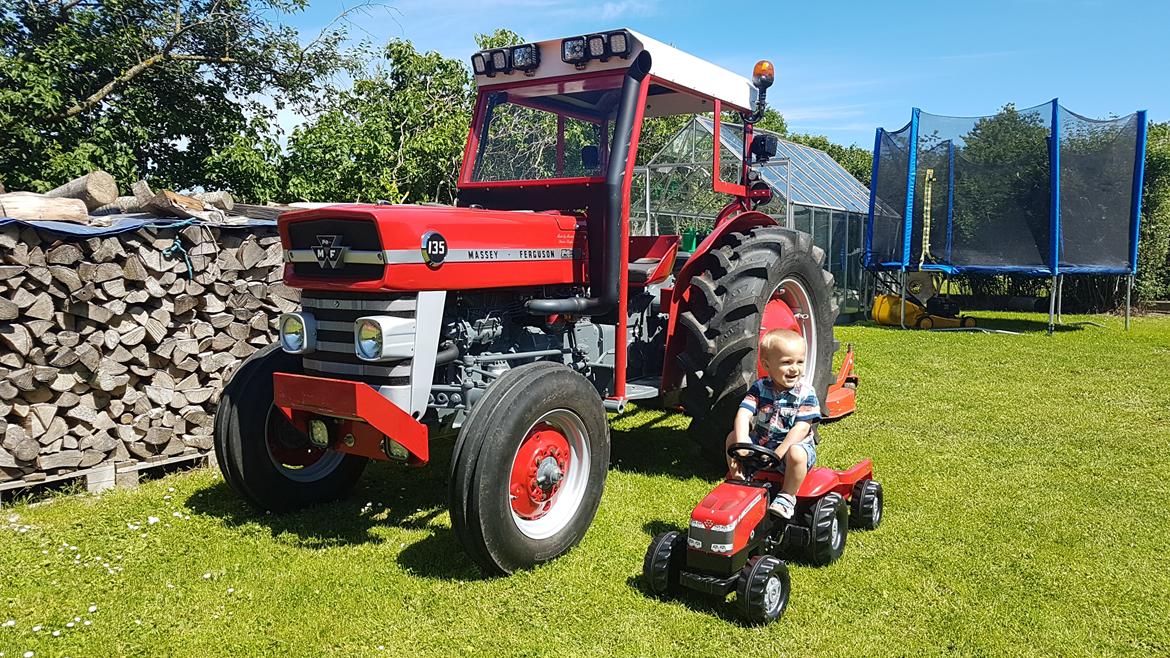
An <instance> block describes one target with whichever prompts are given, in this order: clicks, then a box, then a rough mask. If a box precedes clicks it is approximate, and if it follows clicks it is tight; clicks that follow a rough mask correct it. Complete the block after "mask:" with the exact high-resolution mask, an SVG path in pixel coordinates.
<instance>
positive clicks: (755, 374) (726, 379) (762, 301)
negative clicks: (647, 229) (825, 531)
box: [678, 226, 838, 465]
mask: <svg viewBox="0 0 1170 658" xmlns="http://www.w3.org/2000/svg"><path fill="white" fill-rule="evenodd" d="M701 258H702V260H701V261H700V266H701V272H700V273H699V274H698V275H696V276H695V277H693V278H692V279H691V283H690V288H689V290H688V295H687V297H686V298H685V300H684V301H683V303H682V306H681V309H680V310H681V312H680V314H679V324H678V326H679V327H681V328H682V333H683V336H684V338H685V347H684V350H683V352H682V353H681V354H680V355H679V367H680V369H681V371H682V372H683V374H684V375H686V385H685V388H684V389H683V392H682V401H683V405H684V406H685V408H686V411H687V414H688V415H690V416H691V417H692V418H693V419H694V420H692V421H691V430H690V435H691V437H692V438H693V439H695V440H696V441H698V442H699V445H700V446H701V447H702V448H703V451H704V452H705V453H706V454H707V455H708V456H709V457H710V458H711V459H712V460H713V461H714V462H715V463H718V464H720V465H722V464H723V462H724V457H723V449H724V437H726V436H727V430H728V429H729V428H730V427H731V425H732V421H733V419H734V418H735V412H736V409H738V408H739V403H740V401H741V400H743V396H744V394H745V393H746V392H747V389H748V387H749V386H751V384H752V383H753V382H754V381H755V380H756V379H758V378H759V377H760V371H759V370H758V364H759V361H758V355H757V346H758V345H759V340H760V336H761V335H762V334H763V333H765V332H767V331H768V330H771V329H775V328H781V327H782V328H788V329H792V330H794V331H797V332H798V333H800V334H801V335H802V336H804V338H805V342H806V344H807V346H808V357H807V360H806V366H805V381H807V382H810V383H812V384H813V386H814V387H815V388H816V391H817V395H818V396H820V399H821V401H822V402H823V401H824V400H825V395H826V392H827V391H828V387H829V384H830V383H831V382H832V380H833V367H832V366H833V353H834V352H835V351H836V349H837V342H836V341H835V340H834V339H833V322H834V321H835V320H836V319H837V311H838V308H837V303H836V302H835V301H834V300H833V295H832V291H833V276H832V275H831V274H829V273H828V272H826V271H825V270H824V269H823V268H822V267H821V264H822V263H823V262H824V260H825V253H824V251H822V250H821V249H820V248H819V247H816V246H814V245H813V243H812V238H811V237H809V236H808V234H806V233H799V232H797V231H791V230H788V229H784V228H779V227H776V226H758V227H755V228H752V229H751V230H750V231H748V232H746V233H734V232H733V233H729V234H727V235H725V236H724V238H723V243H722V244H721V245H720V246H719V247H718V248H715V249H712V250H711V251H709V252H708V253H706V254H704V255H703V256H702V257H701Z"/></svg>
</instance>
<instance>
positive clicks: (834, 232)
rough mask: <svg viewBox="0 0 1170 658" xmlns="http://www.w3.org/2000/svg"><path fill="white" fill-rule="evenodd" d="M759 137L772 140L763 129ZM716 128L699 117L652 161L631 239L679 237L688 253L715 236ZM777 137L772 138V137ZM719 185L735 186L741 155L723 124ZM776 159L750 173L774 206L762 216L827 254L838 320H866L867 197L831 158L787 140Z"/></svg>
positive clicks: (737, 131)
mask: <svg viewBox="0 0 1170 658" xmlns="http://www.w3.org/2000/svg"><path fill="white" fill-rule="evenodd" d="M755 132H756V134H759V133H768V131H766V130H761V129H759V128H757V129H756V130H755ZM714 133H715V128H714V121H713V120H712V119H710V118H708V117H705V116H696V117H694V118H693V119H691V121H690V122H688V123H687V125H686V126H685V127H684V128H683V129H682V130H680V131H679V132H678V133H677V134H675V135H674V137H672V138H671V139H670V140H669V141H668V142H667V144H666V146H665V147H663V148H662V150H661V151H659V152H658V153H656V154H655V155H654V156H653V158H651V159H650V161H649V162H648V163H647V164H646V165H645V166H642V167H638V168H637V169H636V173H637V175H636V177H635V179H634V181H633V185H632V189H631V193H630V197H631V198H630V231H631V233H633V234H635V235H658V234H663V233H667V234H670V233H676V234H679V235H682V236H683V248H684V249H687V248H693V246H694V245H695V244H696V240H697V239H698V238H700V237H701V236H703V235H705V234H706V233H708V232H710V231H711V229H712V228H713V226H714V224H715V218H716V216H717V215H718V214H719V211H720V210H721V209H722V208H723V207H724V206H725V205H726V204H727V202H728V197H727V196H726V195H723V194H718V193H716V192H714V191H713V190H712V189H711V180H712V169H713V167H714V164H713V163H714V162H715V158H714ZM769 134H774V133H769ZM719 141H720V145H719V169H720V172H719V177H720V179H721V180H725V181H736V180H737V179H738V177H739V171H740V166H741V163H742V154H743V130H742V127H741V126H736V125H734V124H729V123H721V130H720V140H719ZM778 142H779V144H778V148H777V153H776V157H775V158H772V159H771V160H770V161H769V162H767V163H765V164H756V165H753V166H752V168H753V169H754V170H756V171H757V173H758V174H759V177H760V180H762V181H763V182H765V183H767V184H768V185H769V186H770V187H771V188H772V191H773V194H774V198H773V201H772V202H771V203H769V204H768V205H767V206H765V207H764V208H763V210H764V211H765V212H768V213H770V214H772V215H773V216H775V217H777V218H781V219H782V221H783V222H784V223H785V224H786V225H787V226H789V227H791V228H796V229H797V230H800V231H804V232H806V233H809V234H811V235H812V237H813V242H814V243H815V244H816V245H817V246H819V247H820V248H822V249H824V250H825V253H826V255H827V257H826V259H825V268H826V269H828V270H829V271H830V272H831V273H832V274H833V277H834V280H835V285H836V287H835V294H836V296H837V299H838V302H839V303H840V305H841V315H840V319H841V320H842V321H848V320H851V319H856V318H857V317H859V316H860V315H861V314H863V313H864V312H865V307H866V303H865V301H864V297H863V290H864V288H865V283H866V280H865V279H864V277H865V276H867V275H866V273H865V271H864V269H863V268H862V262H861V259H862V255H863V253H864V247H865V221H866V217H867V215H868V212H869V190H868V189H867V188H866V187H865V186H864V185H862V184H861V183H860V182H858V180H857V179H856V178H854V177H853V176H851V175H850V174H849V172H847V171H846V170H845V169H844V168H843V167H841V165H839V164H837V162H836V161H834V160H833V159H832V158H831V157H829V155H828V154H827V153H825V152H824V151H820V150H818V149H814V148H811V147H808V146H804V145H802V144H797V143H795V142H790V141H787V140H784V139H779V140H778Z"/></svg>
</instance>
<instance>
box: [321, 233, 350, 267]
mask: <svg viewBox="0 0 1170 658" xmlns="http://www.w3.org/2000/svg"><path fill="white" fill-rule="evenodd" d="M346 249H349V247H343V246H341V236H340V235H318V236H317V246H315V247H313V255H314V256H316V257H317V264H318V265H320V266H321V269H331V270H336V269H338V268H342V267H345V251H346Z"/></svg>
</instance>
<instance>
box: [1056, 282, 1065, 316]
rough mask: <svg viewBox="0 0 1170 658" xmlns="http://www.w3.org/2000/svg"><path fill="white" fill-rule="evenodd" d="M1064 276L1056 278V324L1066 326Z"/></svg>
mask: <svg viewBox="0 0 1170 658" xmlns="http://www.w3.org/2000/svg"><path fill="white" fill-rule="evenodd" d="M1063 316H1064V275H1063V274H1060V275H1058V276H1057V277H1056V323H1057V324H1064V317H1063Z"/></svg>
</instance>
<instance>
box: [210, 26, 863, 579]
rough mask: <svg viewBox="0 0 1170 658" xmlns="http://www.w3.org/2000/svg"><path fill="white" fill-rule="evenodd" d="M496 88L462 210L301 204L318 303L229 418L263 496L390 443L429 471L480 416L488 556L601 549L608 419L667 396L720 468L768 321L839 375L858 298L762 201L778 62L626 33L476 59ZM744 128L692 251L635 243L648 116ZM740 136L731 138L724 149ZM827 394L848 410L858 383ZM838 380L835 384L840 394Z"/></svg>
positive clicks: (290, 272) (297, 238)
mask: <svg viewBox="0 0 1170 658" xmlns="http://www.w3.org/2000/svg"><path fill="white" fill-rule="evenodd" d="M471 60H472V66H473V68H474V71H475V79H476V84H477V86H478V95H477V98H476V103H475V114H474V117H473V120H472V123H471V130H470V132H469V134H468V138H467V145H466V148H465V150H464V161H463V166H462V169H461V170H460V175H459V183H458V185H459V199H458V203H457V205H456V206H454V207H447V206H436V205H349V206H334V207H327V208H320V209H314V210H306V211H298V212H291V213H286V214H284V215H282V216H281V218H280V220H279V230H280V235H281V240H282V244H283V246H284V248H285V258H286V265H285V273H284V280H285V282H286V283H287V284H288V285H290V286H293V287H296V288H299V289H301V291H302V294H301V305H302V310H300V311H299V312H296V313H286V314H284V315H283V316H281V318H280V321H279V328H280V341H279V343H278V344H277V345H273V346H271V347H269V348H267V349H264V350H261V351H260V352H258V353H256V354H255V355H254V356H253V357H252V358H250V359H248V360H247V361H246V362H244V363H243V364H242V365H241V366H240V367H239V368H238V369H237V370H236V372H235V373H234V375H233V377H232V378H231V380H230V382H229V383H228V384H227V386H226V387H225V389H224V391H223V394H222V397H221V402H220V406H219V410H218V412H217V414H216V421H215V440H216V455H217V457H218V459H219V465H220V468H221V469H222V470H223V473H224V477H225V479H226V480H227V482H228V483H229V484H230V485H231V486H232V487H233V488H234V489H235V490H236V491H237V492H239V493H240V494H241V495H242V496H243V497H244V498H246V499H247V500H249V501H251V502H252V503H254V504H255V505H257V506H259V507H260V508H263V509H267V510H284V509H290V508H296V507H300V506H303V505H308V504H313V503H317V502H320V501H325V500H329V499H333V498H336V497H339V496H341V495H343V494H345V493H346V492H347V491H348V490H349V489H350V488H351V487H352V486H353V484H354V482H355V481H356V480H357V479H358V477H359V476H360V475H361V472H362V469H363V468H364V467H365V464H366V463H367V462H368V461H369V460H371V459H378V460H386V459H389V460H395V461H399V462H404V463H406V464H410V465H416V466H422V465H424V464H426V463H427V462H428V461H429V460H430V456H431V455H430V441H429V439H430V437H431V435H432V434H433V433H435V432H438V431H445V430H448V429H452V430H453V429H457V430H458V432H459V434H458V439H457V441H456V443H455V448H454V454H453V455H452V458H451V477H450V492H449V496H450V509H451V522H452V526H453V527H454V530H455V533H456V535H457V536H458V537H459V539H460V541H461V542H462V544H463V546H464V547H465V549H466V551H467V554H468V555H469V556H470V557H471V558H472V559H473V560H474V561H475V562H476V563H478V564H479V565H480V566H481V567H482V568H483V569H484V570H485V571H487V572H491V573H509V572H512V571H514V570H516V569H523V568H526V567H530V566H532V565H534V564H537V563H539V562H543V561H546V560H550V559H552V558H555V557H557V556H558V555H561V554H562V553H564V552H565V551H567V550H569V549H570V548H571V547H573V546H574V545H576V544H577V542H579V541H580V539H581V538H582V536H583V535H584V534H585V531H586V529H587V528H588V527H589V524H590V522H591V521H592V519H593V517H594V514H595V513H596V510H597V506H598V503H599V501H600V499H601V493H602V488H603V486H604V483H605V477H606V471H607V469H608V466H609V453H610V449H609V440H610V439H609V428H608V425H607V419H606V412H607V411H619V410H621V409H622V408H623V407H624V405H625V404H626V403H627V402H628V401H630V400H646V401H650V400H658V401H659V403H661V404H664V405H665V406H667V407H670V408H676V409H680V410H682V411H685V412H686V413H688V414H690V415H691V416H693V417H694V418H695V419H696V420H695V421H694V422H693V423H692V434H693V435H694V436H695V437H697V438H699V439H700V440H701V441H702V442H704V445H705V447H706V448H707V449H708V451H709V452H710V453H711V454H712V455H713V456H715V457H716V458H718V459H720V460H721V459H722V451H723V447H722V441H723V437H724V436H725V435H726V431H727V430H726V428H727V427H730V426H731V418H732V415H733V414H734V411H735V407H736V405H737V404H738V402H739V398H740V397H741V396H742V395H743V393H744V391H746V389H747V387H748V385H749V384H750V383H751V381H752V380H754V379H755V378H756V376H757V372H758V364H757V358H756V344H757V342H758V336H759V335H760V333H761V332H763V331H766V330H768V329H770V328H772V327H789V328H791V329H793V330H796V331H798V332H800V333H801V334H802V335H803V336H804V337H805V338H806V340H807V341H808V348H809V355H810V358H809V366H808V369H807V374H806V377H808V380H809V381H811V382H814V383H815V384H816V386H817V387H818V389H819V392H820V393H821V394H822V395H825V394H826V391H827V389H828V388H829V384H830V382H831V380H832V372H831V364H832V356H833V352H834V350H835V347H836V344H835V341H834V340H833V333H832V326H833V321H834V319H835V318H836V315H837V307H836V305H835V304H834V303H833V301H832V297H831V294H830V291H831V287H832V277H831V276H830V275H829V274H828V273H827V272H825V271H824V270H823V269H822V267H821V263H822V261H823V258H824V254H823V252H821V251H820V250H819V249H817V248H816V247H814V246H813V245H812V242H811V240H810V239H809V236H807V235H804V234H801V233H797V232H795V231H791V230H788V229H786V228H783V227H781V226H780V225H778V223H777V220H776V219H774V218H773V217H771V216H769V215H767V214H765V213H764V212H761V211H760V210H758V209H757V207H758V206H760V205H762V204H764V203H766V202H767V201H768V200H769V198H770V195H771V193H770V191H769V190H768V189H767V188H766V186H757V185H753V182H754V181H753V173H752V171H751V164H752V162H753V159H754V161H755V162H761V161H766V160H767V159H768V158H769V157H770V156H771V155H774V153H775V142H774V141H773V142H769V140H768V139H766V138H763V137H756V138H753V136H752V123H753V122H754V121H756V120H758V119H759V118H760V117H761V116H762V113H763V110H764V107H765V90H766V89H767V87H768V86H769V85H770V84H771V82H772V75H773V74H772V68H771V64H768V63H767V62H761V63H760V64H759V65H757V67H756V71H755V75H754V87H753V83H751V82H749V81H748V80H746V79H745V78H743V77H740V76H738V75H735V74H733V73H730V72H728V71H726V70H724V69H721V68H719V67H717V66H714V65H712V64H710V63H708V62H704V61H702V60H700V59H698V58H696V57H693V56H691V55H688V54H686V53H683V52H680V51H678V50H676V49H674V48H671V47H669V46H666V45H664V44H662V43H659V42H657V41H654V40H653V39H649V38H647V37H644V36H642V35H640V34H637V33H635V32H632V31H629V30H613V31H608V32H600V33H597V34H590V35H584V36H578V37H570V38H566V39H554V40H551V41H542V42H540V43H528V44H523V45H518V46H512V47H508V48H499V49H494V50H489V51H484V52H479V53H476V54H475V55H473V56H472V58H471ZM694 113H712V115H713V117H714V120H715V130H716V135H718V131H719V129H720V125H721V121H722V120H723V119H724V118H725V117H726V116H727V115H728V113H735V114H737V115H738V116H739V117H741V118H742V124H740V123H739V122H737V123H736V126H735V128H736V129H742V130H743V131H744V134H745V136H746V139H745V140H744V144H745V148H744V150H745V153H744V154H743V155H744V165H743V166H742V167H741V168H740V171H739V174H738V176H737V177H736V180H734V181H730V182H729V181H725V180H720V179H719V178H718V172H720V171H721V169H720V166H719V150H718V149H715V151H714V156H713V157H714V162H713V168H712V171H713V172H716V173H715V174H714V175H713V177H712V181H711V185H712V188H713V189H714V190H715V191H716V192H720V193H723V194H726V195H727V196H728V203H727V205H726V207H725V208H724V209H723V210H722V212H721V213H720V214H719V218H718V222H717V225H716V227H715V230H714V232H713V233H712V234H711V235H710V236H709V237H707V239H706V240H704V241H703V243H702V244H700V245H699V246H698V248H697V249H696V250H695V251H694V252H693V253H690V254H683V253H679V250H678V246H679V236H677V235H659V236H631V235H630V231H629V210H630V198H629V196H630V182H631V178H632V172H633V167H634V161H635V155H636V153H637V149H638V138H639V135H640V133H641V126H642V123H643V121H644V120H645V119H647V118H649V117H658V116H667V115H674V114H694ZM716 142H717V143H718V138H717V139H716ZM837 388H838V389H839V390H838V391H837V392H836V393H834V394H833V395H830V396H829V400H830V401H832V400H834V399H836V401H837V404H836V407H835V408H837V409H839V410H844V411H848V409H850V408H851V405H852V397H851V396H852V389H850V388H847V387H837ZM834 396H835V397H834Z"/></svg>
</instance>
